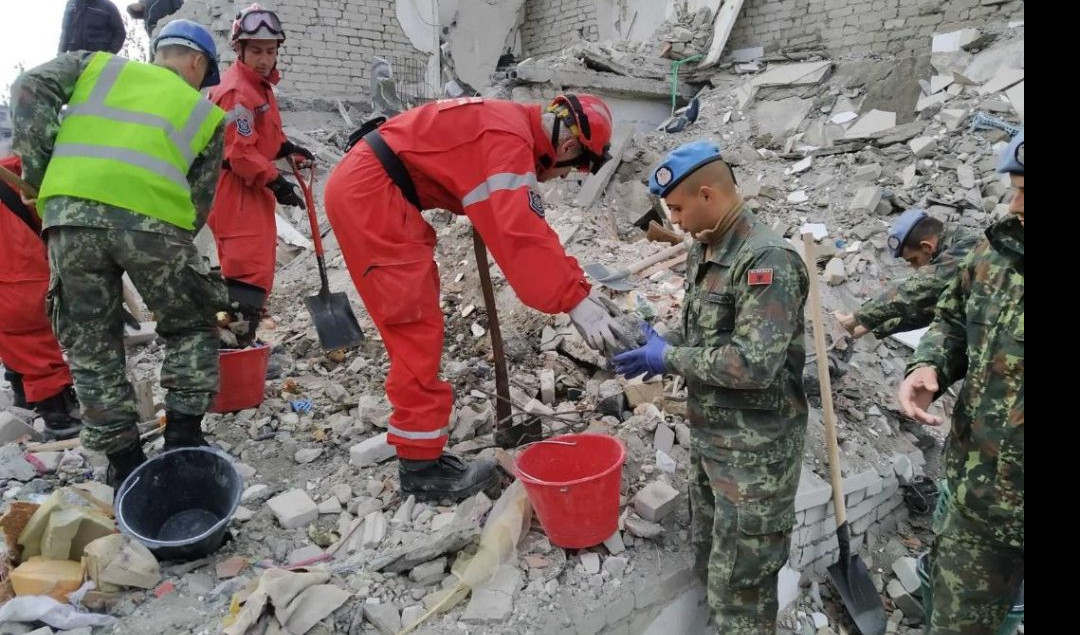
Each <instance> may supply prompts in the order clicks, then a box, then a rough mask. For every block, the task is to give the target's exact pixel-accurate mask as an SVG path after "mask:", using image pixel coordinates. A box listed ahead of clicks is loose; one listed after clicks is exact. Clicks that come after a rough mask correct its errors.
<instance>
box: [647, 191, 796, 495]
mask: <svg viewBox="0 0 1080 635" xmlns="http://www.w3.org/2000/svg"><path fill="white" fill-rule="evenodd" d="M808 286H809V280H808V278H807V274H806V267H805V265H804V264H803V262H802V259H801V258H799V255H798V254H797V253H796V252H795V250H794V249H793V248H792V247H791V245H790V244H788V242H787V241H785V240H784V239H783V238H781V237H780V236H778V235H776V234H775V233H773V231H772V230H770V229H769V228H768V227H766V226H765V225H764V224H762V223H761V222H760V221H758V219H757V218H756V217H755V216H754V215H753V214H752V213H750V212H742V214H741V216H740V217H739V218H738V220H737V221H736V222H735V224H734V225H733V226H732V228H731V230H730V231H729V232H728V233H727V235H726V236H725V237H724V238H723V239H721V241H720V242H719V243H717V244H716V245H713V246H712V247H709V246H707V245H706V244H704V243H702V242H695V243H694V245H693V247H692V248H691V251H690V256H689V258H688V260H687V292H686V297H685V299H684V302H683V313H682V330H683V333H682V337H681V338H679V340H680V345H678V346H674V345H673V346H671V347H669V348H668V350H667V352H666V353H665V355H664V362H665V363H666V365H667V367H668V369H670V370H671V372H675V373H679V374H681V375H683V376H684V377H685V378H686V383H687V386H688V389H689V404H688V406H689V408H688V410H689V416H690V422H691V429H692V430H694V434H695V436H696V437H697V438H698V439H699V440H700V441H701V442H702V444H703V448H704V449H703V451H704V452H705V453H706V454H712V455H713V457H714V458H716V459H718V460H723V461H728V462H730V463H731V464H733V465H740V464H742V465H746V466H752V465H766V464H771V463H774V462H776V461H778V460H783V461H787V460H789V459H791V458H792V457H793V455H796V456H797V455H798V454H800V453H801V451H802V444H803V436H804V433H805V429H806V413H807V405H806V394H805V392H804V390H803V366H804V365H805V361H806V344H805V341H804V339H805V337H804V330H805V324H804V307H805V304H806V295H807V287H808ZM796 462H797V461H796ZM797 472H798V470H797V469H796V480H797Z"/></svg>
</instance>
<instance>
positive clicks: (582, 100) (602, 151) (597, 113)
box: [547, 93, 614, 174]
mask: <svg viewBox="0 0 1080 635" xmlns="http://www.w3.org/2000/svg"><path fill="white" fill-rule="evenodd" d="M547 111H548V112H550V113H553V114H555V125H554V126H552V128H551V145H553V146H555V147H558V141H559V126H560V125H566V126H567V127H568V128H569V129H570V132H571V133H572V134H573V135H574V136H575V137H576V138H577V140H578V141H579V142H580V143H581V148H582V150H583V152H582V156H581V158H580V159H576V160H574V161H572V162H569V163H566V162H559V163H556V164H555V167H565V166H566V165H574V166H575V167H576V168H577V169H578V170H579V171H581V172H591V173H593V174H596V173H597V172H599V171H600V168H601V167H603V165H604V164H605V163H607V162H608V160H609V159H611V154H610V150H611V133H612V128H613V127H614V124H613V118H612V116H611V109H610V108H608V105H607V104H606V103H604V100H603V99H600V98H599V97H596V96H594V95H586V94H580V95H575V94H573V93H566V94H565V95H559V96H558V97H556V98H555V99H554V100H552V102H551V104H550V105H549V106H548V107H547Z"/></svg>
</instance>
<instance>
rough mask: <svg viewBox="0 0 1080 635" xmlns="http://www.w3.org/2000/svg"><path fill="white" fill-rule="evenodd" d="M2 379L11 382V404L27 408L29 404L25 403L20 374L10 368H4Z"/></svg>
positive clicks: (24, 392)
mask: <svg viewBox="0 0 1080 635" xmlns="http://www.w3.org/2000/svg"><path fill="white" fill-rule="evenodd" d="M4 379H6V380H7V382H8V383H9V384H11V395H12V404H11V405H13V406H15V407H16V408H22V409H23V410H28V409H29V408H30V404H28V403H26V391H25V390H23V383H22V375H21V374H20V373H17V372H15V371H13V370H11V369H10V368H5V369H4Z"/></svg>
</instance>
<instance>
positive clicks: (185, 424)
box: [164, 412, 210, 451]
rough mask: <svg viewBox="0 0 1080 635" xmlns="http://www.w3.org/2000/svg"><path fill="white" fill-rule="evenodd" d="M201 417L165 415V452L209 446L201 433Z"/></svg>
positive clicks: (172, 413) (180, 414)
mask: <svg viewBox="0 0 1080 635" xmlns="http://www.w3.org/2000/svg"><path fill="white" fill-rule="evenodd" d="M202 418H203V416H202V415H187V414H182V413H179V412H166V413H165V448H164V449H165V450H166V451H168V450H175V449H177V448H194V447H198V446H201V445H210V444H209V443H207V441H206V438H205V437H203V433H202Z"/></svg>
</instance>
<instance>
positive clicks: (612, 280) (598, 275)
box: [585, 243, 686, 291]
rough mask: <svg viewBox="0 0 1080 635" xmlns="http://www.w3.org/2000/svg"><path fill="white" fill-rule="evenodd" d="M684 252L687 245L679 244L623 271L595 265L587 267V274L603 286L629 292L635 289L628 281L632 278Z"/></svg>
mask: <svg viewBox="0 0 1080 635" xmlns="http://www.w3.org/2000/svg"><path fill="white" fill-rule="evenodd" d="M684 251H686V243H679V244H678V245H674V246H672V247H668V248H667V249H664V250H663V251H658V252H656V253H655V254H653V255H651V256H649V257H648V258H646V259H644V260H642V261H641V262H638V263H635V264H633V265H631V266H629V267H626V268H623V269H608V268H607V266H606V265H602V264H599V263H594V264H590V265H585V273H587V274H589V277H590V278H592V279H593V280H594V281H595V282H596V283H597V284H599V285H601V286H605V287H608V288H609V289H614V290H615V291H629V290H630V289H633V288H634V283H633V282H630V280H628V278H629V277H630V276H632V275H634V274H635V273H637V272H639V271H642V270H643V269H646V268H648V267H651V266H652V265H655V264H656V263H658V262H663V261H665V260H669V259H671V258H674V257H675V256H678V255H679V254H681V253H682V252H684Z"/></svg>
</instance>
